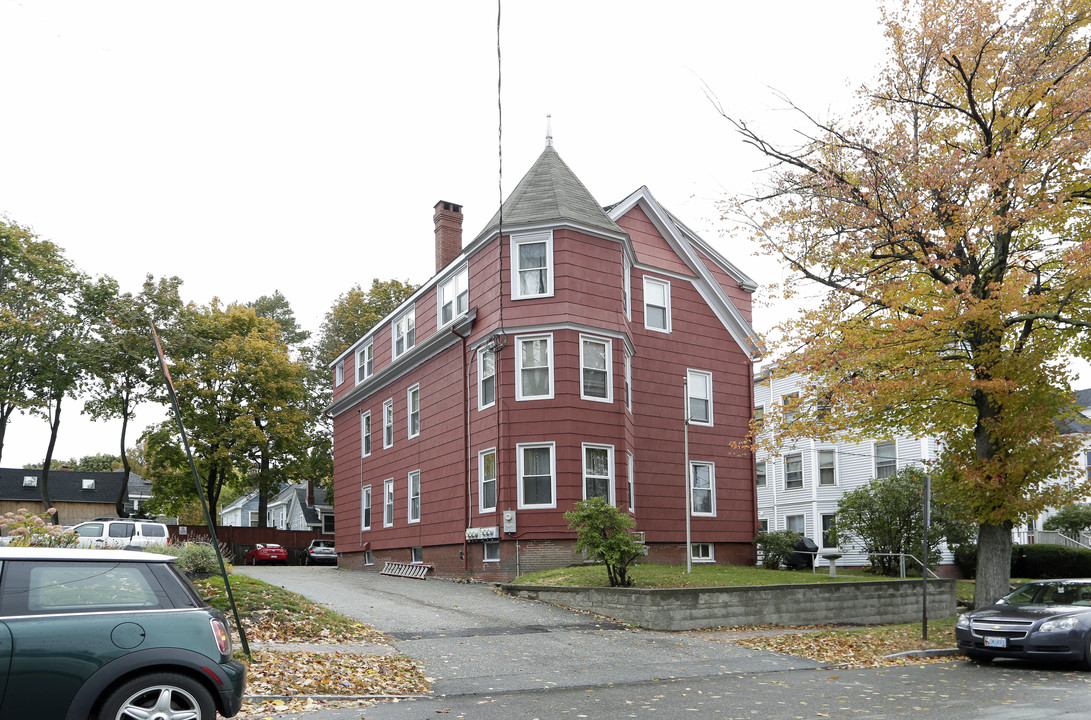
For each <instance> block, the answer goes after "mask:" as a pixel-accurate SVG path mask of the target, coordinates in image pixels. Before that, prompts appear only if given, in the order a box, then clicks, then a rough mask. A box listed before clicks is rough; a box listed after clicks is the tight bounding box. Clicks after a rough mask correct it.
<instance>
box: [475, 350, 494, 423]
mask: <svg viewBox="0 0 1091 720" xmlns="http://www.w3.org/2000/svg"><path fill="white" fill-rule="evenodd" d="M486 353H487V354H489V355H492V375H489V376H488V377H490V378H492V402H490V403H486V404H483V403H482V399H483V398H484V393H483V392H482V387H483V386H484V384H485V380H486V379H487V378H486V377H485V375H484V374H483V372H482V370H483V368H484V367H485V354H486ZM495 404H496V354H495V353H493V351H492V350H490V349H489V348H487V347H483V348H480V349H479V350H478V351H477V409H478V410H485V409H486V408H491V407H492V406H493V405H495Z"/></svg>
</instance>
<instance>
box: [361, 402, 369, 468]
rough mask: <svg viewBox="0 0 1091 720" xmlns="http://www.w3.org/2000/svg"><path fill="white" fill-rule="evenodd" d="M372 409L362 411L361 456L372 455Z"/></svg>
mask: <svg viewBox="0 0 1091 720" xmlns="http://www.w3.org/2000/svg"><path fill="white" fill-rule="evenodd" d="M371 449H372V448H371V411H370V410H368V411H367V412H366V413H360V457H370V456H371Z"/></svg>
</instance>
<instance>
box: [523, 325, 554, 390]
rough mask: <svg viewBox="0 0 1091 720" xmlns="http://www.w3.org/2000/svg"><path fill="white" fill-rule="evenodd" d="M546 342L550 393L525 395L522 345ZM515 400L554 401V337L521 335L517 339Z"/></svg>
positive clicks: (548, 335)
mask: <svg viewBox="0 0 1091 720" xmlns="http://www.w3.org/2000/svg"><path fill="white" fill-rule="evenodd" d="M543 339H544V340H545V341H546V355H547V357H548V359H549V364H548V366H547V370H548V374H549V391H548V392H547V393H546V394H545V395H530V396H525V395H523V347H522V344H523V343H524V342H526V341H529V340H543ZM515 399H516V400H517V401H522V400H552V399H553V335H551V334H549V333H547V334H545V335H520V336H517V337H516V338H515Z"/></svg>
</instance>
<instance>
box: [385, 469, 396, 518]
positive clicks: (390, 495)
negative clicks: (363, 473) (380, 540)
mask: <svg viewBox="0 0 1091 720" xmlns="http://www.w3.org/2000/svg"><path fill="white" fill-rule="evenodd" d="M393 524H394V478H390V479H388V480H385V481H383V527H390V526H391V525H393Z"/></svg>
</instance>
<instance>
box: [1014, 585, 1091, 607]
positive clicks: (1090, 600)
mask: <svg viewBox="0 0 1091 720" xmlns="http://www.w3.org/2000/svg"><path fill="white" fill-rule="evenodd" d="M999 602H1000V603H1001V604H1003V605H1091V582H1087V581H1082V580H1058V581H1055V582H1040V583H1030V584H1029V585H1024V586H1023V587H1021V588H1019V589H1018V590H1016V591H1015V592H1013V593H1012V594H1011V595H1008V596H1007V597H1005V598H1002V599H1001V600H1000V601H999Z"/></svg>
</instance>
